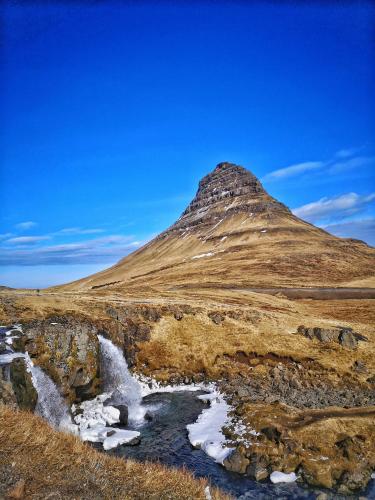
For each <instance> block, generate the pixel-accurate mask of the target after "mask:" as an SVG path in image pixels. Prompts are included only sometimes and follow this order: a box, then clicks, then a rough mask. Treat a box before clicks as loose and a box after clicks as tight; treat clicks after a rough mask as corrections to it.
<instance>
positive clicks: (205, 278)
mask: <svg viewBox="0 0 375 500" xmlns="http://www.w3.org/2000/svg"><path fill="white" fill-rule="evenodd" d="M373 269H374V249H371V248H369V247H367V246H366V245H363V244H360V243H355V242H353V241H350V242H348V241H346V240H343V239H340V238H336V237H335V236H332V235H330V234H328V233H327V232H325V231H323V230H321V229H319V228H316V227H314V226H313V225H311V224H309V223H307V222H304V221H302V220H301V219H299V218H298V217H296V216H295V215H293V214H292V213H291V211H290V210H289V209H288V208H287V207H286V206H285V205H283V204H282V203H280V202H279V201H277V200H275V199H274V198H272V196H270V195H269V194H268V193H267V192H266V191H265V189H264V188H263V186H262V184H261V183H260V181H259V180H258V179H257V177H256V176H255V175H253V174H252V173H251V172H250V171H248V170H247V169H246V168H244V167H241V166H239V165H235V164H233V163H229V162H223V163H219V164H218V165H217V166H216V167H215V168H214V169H213V170H212V171H211V172H210V173H209V174H208V175H206V176H205V177H203V179H202V180H201V181H200V183H199V186H198V190H197V193H196V195H195V197H194V199H193V200H192V202H191V203H190V204H189V206H188V207H187V208H186V210H185V211H184V212H183V214H182V215H181V217H180V218H179V219H178V220H177V222H176V223H175V224H173V225H172V226H171V227H170V228H169V229H167V230H166V231H164V232H163V233H161V234H160V235H159V236H157V237H156V238H154V239H153V240H152V241H150V242H149V243H147V244H146V245H145V246H144V247H142V248H140V249H138V250H137V251H135V252H134V253H132V254H131V255H128V256H127V257H125V258H124V259H123V260H121V261H120V262H118V263H117V264H116V265H115V266H113V267H112V268H110V269H107V270H105V271H102V272H100V273H98V274H96V275H93V276H90V277H88V278H86V279H83V280H80V281H78V282H76V283H72V284H70V285H67V286H66V289H67V290H69V289H73V290H74V289H79V288H92V289H96V288H102V287H114V288H116V289H117V288H118V289H121V288H123V287H125V288H126V287H129V289H130V288H131V289H133V288H137V287H141V289H146V288H147V290H149V289H150V287H151V288H152V287H155V288H160V287H161V288H166V289H167V290H168V291H171V288H172V289H174V287H177V286H178V287H186V288H192V287H193V288H194V287H197V288H199V287H202V286H203V285H204V286H209V287H213V288H224V287H227V288H238V287H243V288H244V289H246V288H247V287H254V286H258V287H269V286H272V287H275V286H281V287H285V286H289V287H290V286H297V287H300V286H310V287H314V286H315V287H316V286H328V285H329V286H332V285H334V286H338V285H339V284H340V283H344V284H345V283H348V282H350V281H351V280H358V279H362V278H363V279H368V277H369V276H373ZM142 287H143V288H142ZM144 287H146V288H144Z"/></svg>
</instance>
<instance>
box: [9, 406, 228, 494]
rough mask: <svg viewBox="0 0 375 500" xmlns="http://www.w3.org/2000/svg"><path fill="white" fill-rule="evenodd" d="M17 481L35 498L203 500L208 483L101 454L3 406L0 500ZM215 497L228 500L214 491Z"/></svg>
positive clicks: (72, 437)
mask: <svg viewBox="0 0 375 500" xmlns="http://www.w3.org/2000/svg"><path fill="white" fill-rule="evenodd" d="M4 478H6V479H7V481H8V484H7V486H5V481H4ZM9 479H11V481H10V482H9ZM19 480H24V481H25V498H33V499H42V498H43V499H44V498H54V499H57V498H61V499H73V498H75V499H90V500H94V499H111V500H112V499H121V500H125V499H155V500H156V499H158V500H159V499H186V500H187V499H202V500H203V499H205V493H204V490H205V488H206V486H207V484H208V483H207V481H205V480H203V479H195V478H194V477H193V476H192V474H190V473H189V472H187V471H184V470H178V469H168V468H166V467H164V466H162V465H160V464H151V463H146V464H142V463H138V462H135V461H131V460H123V459H120V458H114V457H110V456H107V455H105V454H102V453H99V452H97V451H95V450H94V449H93V448H91V447H90V446H88V445H86V444H84V443H82V442H81V441H80V440H79V439H78V438H76V437H74V436H72V435H67V434H63V433H59V432H57V431H55V430H53V429H51V428H50V427H49V425H48V424H47V423H46V422H44V421H43V420H42V419H41V418H39V417H37V416H35V415H32V414H30V413H26V412H14V411H12V410H11V409H9V408H7V407H5V406H2V405H0V498H3V496H4V497H5V498H6V494H7V493H8V492H9V490H11V489H12V488H13V487H14V486H15V485H16V483H17V482H18V481H19ZM9 483H10V484H9ZM1 485H2V486H1ZM4 488H6V489H4ZM2 490H3V491H2ZM211 495H212V498H214V499H216V500H220V499H221V500H225V499H228V500H229V498H230V497H229V496H227V495H225V494H223V493H221V492H219V491H218V490H216V489H214V488H211Z"/></svg>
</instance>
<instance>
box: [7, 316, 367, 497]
mask: <svg viewBox="0 0 375 500" xmlns="http://www.w3.org/2000/svg"><path fill="white" fill-rule="evenodd" d="M22 334H23V332H22V328H21V325H16V326H14V327H13V328H11V329H6V328H1V327H0V342H2V343H3V351H2V352H1V353H0V367H1V369H2V370H3V371H4V374H5V373H6V372H8V371H9V370H8V367H9V364H10V363H11V362H12V360H13V359H14V358H16V357H22V358H24V359H25V362H26V365H27V369H28V370H29V371H30V373H31V375H32V382H33V385H34V387H35V389H36V390H37V393H38V404H37V407H36V413H38V414H39V415H41V416H42V417H44V418H45V419H46V420H47V421H48V422H49V423H50V424H51V425H52V426H53V427H55V428H58V429H63V430H68V431H70V432H74V433H75V434H79V435H80V437H81V439H83V440H85V441H91V442H92V443H91V444H92V446H93V447H95V448H96V449H97V450H98V451H100V452H104V449H107V450H108V451H105V453H110V454H111V455H114V456H117V457H121V458H130V459H133V460H137V461H140V462H144V461H158V462H160V463H162V464H164V465H166V466H169V467H176V468H182V467H185V468H186V469H188V470H190V471H191V472H192V473H193V474H194V475H195V476H196V477H205V478H208V479H209V481H210V483H211V484H212V485H214V486H217V487H219V488H221V489H222V490H224V491H226V492H228V493H230V494H232V495H233V496H234V497H236V498H240V499H242V500H245V499H257V500H258V499H260V500H266V499H267V500H268V499H278V500H283V499H285V500H293V499H309V500H310V499H311V500H313V499H314V500H315V499H316V498H317V496H318V495H319V494H320V493H322V492H323V491H324V493H326V495H327V496H326V500H336V499H337V500H338V499H346V498H353V497H346V496H343V495H338V494H337V493H332V492H329V491H327V490H323V489H322V488H312V487H308V486H306V485H300V484H298V483H289V484H286V483H280V484H272V483H271V482H269V481H266V482H263V483H262V482H256V481H254V480H252V479H250V478H247V477H245V476H243V475H240V474H236V473H233V472H229V471H227V470H226V469H225V468H224V467H223V466H221V465H219V464H218V463H217V462H215V460H214V459H213V458H212V457H210V456H209V455H208V454H207V453H205V452H204V451H203V450H202V449H197V448H194V447H192V445H191V443H190V441H189V436H188V430H187V426H188V425H189V424H193V423H195V422H196V421H197V419H198V417H199V416H202V412H203V413H204V410H207V409H208V408H210V404H209V403H208V402H205V401H203V400H202V399H200V398H199V397H200V396H201V395H202V394H206V395H207V392H204V391H201V390H193V389H191V390H189V389H188V388H187V387H186V388H181V390H179V389H180V388H176V387H169V389H167V390H166V391H165V390H164V391H163V389H162V388H154V389H152V390H150V391H148V392H149V393H148V392H147V390H146V395H145V392H144V390H145V388H144V387H142V385H141V384H140V383H139V382H138V380H137V379H136V378H135V377H133V375H132V374H131V373H130V371H129V369H128V366H127V363H126V360H125V358H124V355H123V352H122V351H121V350H120V349H119V348H118V347H117V346H115V345H114V344H113V343H112V342H111V341H110V340H108V339H106V338H104V337H102V336H99V341H100V345H101V371H102V376H103V379H104V384H103V389H104V390H105V391H106V395H105V394H103V395H102V396H98V397H97V398H96V399H94V400H91V401H87V402H85V403H82V405H81V406H82V407H83V408H85V411H84V412H83V414H78V416H76V417H75V418H74V420H73V419H72V417H71V415H70V411H69V408H68V406H67V404H66V402H65V401H64V399H63V398H62V396H61V395H60V392H59V388H58V387H57V386H56V385H55V384H54V383H53V382H52V380H51V379H50V378H49V377H48V375H47V374H46V373H44V372H43V371H42V370H41V369H40V368H39V367H38V366H34V364H33V362H32V360H31V359H30V357H29V355H28V353H16V352H14V350H13V349H12V347H11V346H12V339H13V338H14V337H15V336H18V335H22ZM4 347H6V349H5V350H4ZM164 389H165V388H164ZM196 389H197V388H196ZM158 391H162V392H158ZM168 391H169V392H168ZM142 396H144V397H142ZM109 397H110V400H111V403H110V404H125V405H126V406H127V407H128V411H129V422H128V425H127V426H121V425H119V424H116V423H115V422H118V421H119V419H117V415H114V414H113V412H118V410H116V409H115V408H113V407H111V406H107V407H106V406H105V404H104V401H106V399H107V398H109ZM108 402H109V400H108ZM224 404H225V403H224ZM211 405H212V402H211ZM217 408H219V405H218V406H217V407H215V410H214V413H215V412H217V411H218V410H217ZM221 409H223V407H222V406H221ZM211 410H212V406H211ZM211 413H212V412H211ZM215 424H217V421H216V422H215V420H208V427H207V420H206V428H205V432H206V433H207V432H208V435H209V436H210V437H209V441H208V443H209V444H213V443H212V442H211V441H210V439H215V438H216V439H217V435H216V436H215V433H213V434H212V430H213V427H215ZM107 425H108V426H110V427H106V426H107ZM221 425H222V424H219V428H218V431H220V428H221ZM190 427H191V426H190ZM111 429H113V430H114V431H115V436H114V437H113V436H112V437H110V438H108V437H107V438H106V436H107V432H108V430H109V431H110V430H111ZM210 433H211V434H210ZM137 436H139V437H140V442H139V439H138V438H137V442H138V444H135V445H131V443H132V442H133V441H132V440H133V438H134V437H137ZM212 436H215V438H213V437H212ZM125 443H128V444H125ZM106 444H108V447H106ZM118 444H119V446H118ZM206 452H207V449H206ZM362 495H365V497H366V498H368V499H370V498H375V481H371V482H370V484H369V486H368V488H367V490H366V491H365V492H363V493H362Z"/></svg>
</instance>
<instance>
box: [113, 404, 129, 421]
mask: <svg viewBox="0 0 375 500" xmlns="http://www.w3.org/2000/svg"><path fill="white" fill-rule="evenodd" d="M115 408H117V410H119V411H120V417H119V419H120V424H121V425H127V424H128V419H129V411H128V407H127V406H126V405H116V406H115Z"/></svg>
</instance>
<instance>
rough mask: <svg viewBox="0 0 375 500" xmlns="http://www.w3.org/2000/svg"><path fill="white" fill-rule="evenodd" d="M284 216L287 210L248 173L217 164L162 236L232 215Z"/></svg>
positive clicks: (242, 168)
mask: <svg viewBox="0 0 375 500" xmlns="http://www.w3.org/2000/svg"><path fill="white" fill-rule="evenodd" d="M275 211H278V212H284V213H286V214H290V211H289V209H288V208H287V207H286V206H285V205H283V204H282V203H279V202H278V201H277V200H275V199H274V198H272V197H271V196H270V195H269V194H268V193H267V192H266V191H265V190H264V188H263V186H262V184H261V183H260V181H259V180H258V179H257V177H255V175H253V174H252V173H251V172H250V171H249V170H246V169H245V168H244V167H241V166H239V165H235V164H234V163H228V162H223V163H219V164H218V165H217V166H216V168H215V170H213V171H212V172H211V173H210V174H208V175H206V176H205V177H204V178H203V179H202V180H201V181H200V183H199V188H198V191H197V194H196V195H195V198H194V199H193V200H192V202H191V203H190V204H189V206H188V207H187V208H186V210H185V211H184V213H183V214H182V216H181V217H180V218H179V219H178V221H177V222H176V223H175V224H173V226H171V227H170V228H169V229H168V230H167V231H165V232H164V233H163V236H165V235H166V234H169V233H170V232H173V231H178V230H181V229H187V228H191V227H197V228H198V227H199V229H201V228H202V226H203V227H204V226H209V225H212V224H214V223H215V221H216V219H217V218H218V217H219V216H221V217H223V216H230V215H232V214H235V213H239V212H242V213H265V212H269V213H272V212H275Z"/></svg>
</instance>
